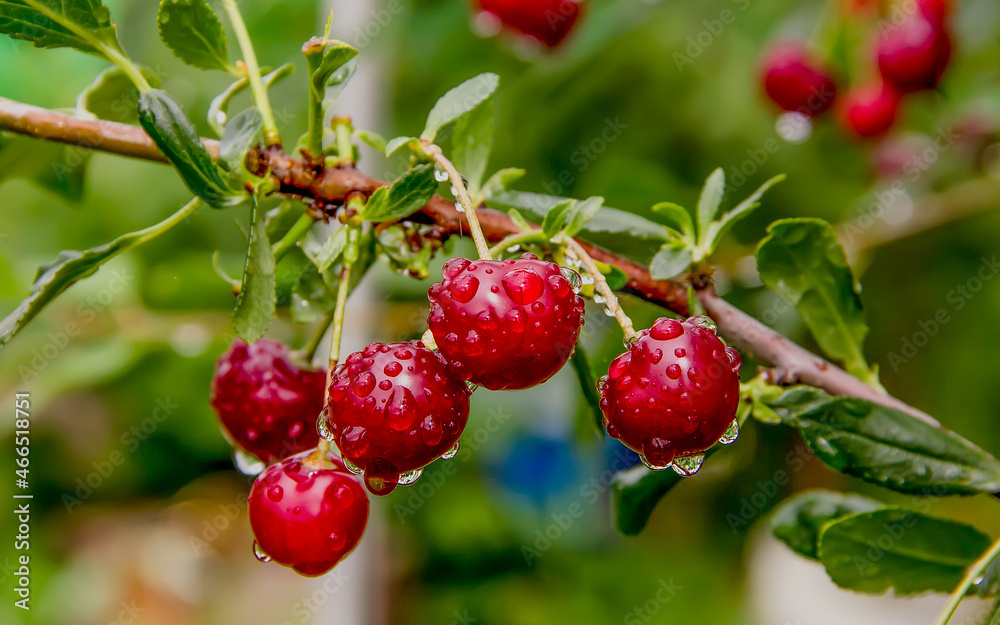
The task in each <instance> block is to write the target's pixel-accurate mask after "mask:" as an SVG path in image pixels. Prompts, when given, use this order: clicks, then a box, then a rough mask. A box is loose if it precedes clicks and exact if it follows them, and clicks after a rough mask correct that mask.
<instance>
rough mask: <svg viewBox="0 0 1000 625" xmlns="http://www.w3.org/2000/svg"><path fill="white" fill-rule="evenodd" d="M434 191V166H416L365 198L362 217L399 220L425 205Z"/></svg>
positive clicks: (435, 183) (378, 219)
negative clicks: (366, 201) (365, 202)
mask: <svg viewBox="0 0 1000 625" xmlns="http://www.w3.org/2000/svg"><path fill="white" fill-rule="evenodd" d="M436 190H437V181H436V180H434V166H433V165H430V164H429V163H423V164H420V165H417V166H415V167H413V168H412V169H410V170H409V171H407V172H406V173H405V174H403V175H402V176H400V177H399V179H398V180H396V181H395V182H393V183H392V185H390V186H388V187H379V188H378V189H377V190H376V191H375V193H372V196H371V197H370V198H369V199H368V203H367V204H366V205H365V208H364V210H363V211H362V213H361V217H362V219H365V220H368V221H374V222H380V221H398V220H400V219H403V218H404V217H409V216H410V215H412V214H413V213H414V212H415V211H417V210H418V209H419V208H421V207H422V206H424V205H425V204H427V201H428V200H430V199H431V196H433V195H434V192H435V191H436Z"/></svg>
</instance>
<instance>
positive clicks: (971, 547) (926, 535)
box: [819, 508, 990, 595]
mask: <svg viewBox="0 0 1000 625" xmlns="http://www.w3.org/2000/svg"><path fill="white" fill-rule="evenodd" d="M989 546H990V539H989V537H988V536H986V535H985V534H983V533H982V532H980V531H979V530H977V529H975V528H973V527H970V526H968V525H965V524H963V523H957V522H955V521H949V520H946V519H938V518H934V517H929V516H925V515H922V514H918V513H916V512H908V511H906V510H898V509H894V508H886V509H882V510H875V511H873V512H861V513H858V514H852V515H848V516H845V517H842V518H839V519H837V520H834V521H831V522H829V523H827V524H826V525H824V526H823V528H822V529H821V531H820V535H819V560H820V562H822V563H823V566H824V567H825V568H826V572H827V573H829V575H830V578H831V579H833V581H834V582H836V583H837V585H838V586H841V587H843V588H849V589H851V590H855V591H858V592H866V593H874V594H877V593H882V592H885V591H886V590H889V589H890V588H891V589H892V590H893V591H894V592H895V594H897V595H913V594H919V593H923V592H928V591H937V592H950V591H951V590H952V589H953V588H955V586H957V585H958V583H959V582H960V581H961V580H962V576H963V574H964V573H965V569H966V568H967V567H968V566H969V565H971V564H972V563H973V562H975V561H976V559H977V558H978V557H979V556H980V555H981V554H982V553H983V552H984V551H986V549H988V548H989Z"/></svg>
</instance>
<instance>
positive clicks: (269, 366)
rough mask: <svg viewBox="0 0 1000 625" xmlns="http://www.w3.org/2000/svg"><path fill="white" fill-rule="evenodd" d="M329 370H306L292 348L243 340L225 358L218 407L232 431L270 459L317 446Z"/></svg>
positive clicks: (216, 379)
mask: <svg viewBox="0 0 1000 625" xmlns="http://www.w3.org/2000/svg"><path fill="white" fill-rule="evenodd" d="M325 385H326V373H325V372H323V371H314V370H309V369H300V368H299V367H297V366H296V365H295V364H293V363H292V361H291V353H290V351H289V349H288V348H287V347H286V346H285V345H282V344H281V343H278V342H276V341H271V340H268V339H261V340H259V341H257V342H256V343H253V344H252V345H247V344H246V343H244V342H243V341H241V340H239V339H237V340H236V341H234V342H233V344H232V345H231V346H230V347H229V349H228V350H226V352H225V353H223V354H222V356H221V357H220V358H219V360H218V362H217V363H216V365H215V375H214V376H213V378H212V399H211V402H212V407H213V408H215V411H216V413H217V414H218V415H219V420H220V421H221V422H222V425H223V427H225V429H226V432H228V434H229V436H230V437H231V438H232V439H233V440H234V441H236V443H237V444H238V445H239V446H240V447H242V448H243V449H245V450H246V451H248V452H249V453H251V454H253V455H254V456H257V457H258V458H260V459H261V460H262V461H264V462H266V463H270V462H274V461H275V460H280V459H281V458H284V457H286V456H289V455H291V454H294V453H298V452H300V451H304V450H306V449H311V448H313V447H315V446H316V443H317V442H318V441H319V436H318V435H317V434H316V418H317V417H318V416H319V413H320V412H322V410H323V387H324V386H325Z"/></svg>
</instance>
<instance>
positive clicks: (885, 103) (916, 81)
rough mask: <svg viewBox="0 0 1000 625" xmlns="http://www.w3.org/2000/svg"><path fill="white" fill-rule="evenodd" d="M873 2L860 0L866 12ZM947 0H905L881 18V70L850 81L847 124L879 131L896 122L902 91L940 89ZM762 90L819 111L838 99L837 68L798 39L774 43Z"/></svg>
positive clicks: (797, 107) (872, 133)
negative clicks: (829, 66) (819, 58)
mask: <svg viewBox="0 0 1000 625" xmlns="http://www.w3.org/2000/svg"><path fill="white" fill-rule="evenodd" d="M870 4H871V3H861V6H860V7H859V8H858V9H857V10H858V12H860V13H864V12H865V11H867V10H870V8H871V7H870V6H869V5H870ZM949 16H950V6H949V2H948V0H902V2H899V3H897V5H896V6H895V10H894V11H892V12H891V16H890V17H886V18H883V19H880V20H878V23H877V25H878V33H879V34H878V37H877V40H876V41H875V54H874V58H875V61H876V65H877V67H878V76H876V77H873V78H871V79H869V80H866V81H864V82H862V83H861V84H859V85H856V86H854V85H852V87H851V89H850V90H849V91H848V93H847V94H846V95H845V96H844V97H843V98H842V100H841V102H840V103H839V105H838V108H839V113H840V119H841V122H842V123H843V126H844V128H845V129H846V130H847V131H849V132H851V133H853V134H854V135H857V136H859V137H865V138H868V137H877V136H879V135H882V134H884V133H885V132H886V131H888V130H889V129H890V128H891V127H892V126H893V124H894V123H895V122H896V118H897V117H898V116H899V110H900V107H901V104H902V101H903V96H905V95H907V94H911V93H914V92H918V91H925V90H931V89H936V88H937V86H938V83H939V82H940V80H941V76H942V74H943V73H944V71H945V69H946V68H947V66H948V62H949V61H950V60H951V52H952V43H951V41H952V39H951V35H950V33H949V26H948V21H949ZM761 73H762V81H763V84H764V91H765V92H766V93H767V95H768V97H770V99H771V100H773V101H774V103H775V104H777V105H778V106H780V107H781V108H783V109H785V110H786V111H792V112H796V113H800V114H802V115H805V116H806V117H816V116H818V115H822V114H823V113H825V112H826V111H828V110H829V109H830V108H831V107H832V106H833V105H834V103H835V101H837V100H838V99H840V98H838V97H837V84H836V82H835V80H834V78H833V73H832V72H831V71H830V70H829V69H827V68H826V67H824V66H823V65H822V64H821V63H820V62H819V61H817V60H816V59H815V58H814V57H813V56H811V55H810V54H809V52H808V51H807V50H806V48H805V47H804V46H803V45H802V44H800V43H795V42H782V43H779V44H777V45H775V46H774V47H772V48H771V49H770V50H769V51H768V52H767V53H766V54H765V55H764V58H763V62H762V71H761Z"/></svg>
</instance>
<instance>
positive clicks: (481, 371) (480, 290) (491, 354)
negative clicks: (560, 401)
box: [427, 254, 584, 390]
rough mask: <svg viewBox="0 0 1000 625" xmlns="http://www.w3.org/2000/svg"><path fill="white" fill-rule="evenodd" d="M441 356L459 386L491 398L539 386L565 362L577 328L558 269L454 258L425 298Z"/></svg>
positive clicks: (568, 286)
mask: <svg viewBox="0 0 1000 625" xmlns="http://www.w3.org/2000/svg"><path fill="white" fill-rule="evenodd" d="M427 296H428V299H429V300H430V302H431V307H430V312H429V314H428V317H427V326H428V328H430V331H431V333H432V334H433V336H434V340H435V342H436V343H437V346H438V349H439V350H440V352H441V355H442V356H443V357H444V358H445V360H446V361H447V362H448V364H449V366H450V367H451V369H452V371H453V372H454V373H455V375H457V376H458V377H460V378H461V379H463V380H466V381H469V382H472V383H473V384H476V385H479V386H484V387H486V388H488V389H492V390H515V389H522V388H528V387H531V386H535V385H537V384H541V383H542V382H544V381H545V380H548V379H549V378H550V377H552V376H553V375H554V374H555V373H556V372H557V371H558V370H559V369H560V368H561V367H562V366H563V365H564V364H566V361H567V360H568V359H569V357H570V356H571V355H572V353H573V349H574V348H575V347H576V340H577V338H578V337H579V335H580V328H581V327H582V326H583V312H584V304H583V299H582V298H581V297H580V296H579V295H577V294H576V291H575V289H574V288H573V284H572V283H571V282H570V281H569V280H568V279H567V278H566V276H565V274H564V270H563V268H561V267H559V265H557V264H555V263H552V262H546V261H542V260H538V258H537V257H536V256H535V255H534V254H524V255H522V256H521V258H519V259H517V260H505V261H499V260H477V261H470V260H468V259H465V258H453V259H451V260H449V261H448V262H447V263H445V265H444V269H443V270H442V280H441V282H438V283H437V284H434V285H433V286H431V288H430V289H429V290H428V293H427Z"/></svg>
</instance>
